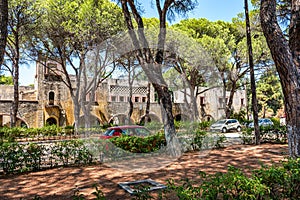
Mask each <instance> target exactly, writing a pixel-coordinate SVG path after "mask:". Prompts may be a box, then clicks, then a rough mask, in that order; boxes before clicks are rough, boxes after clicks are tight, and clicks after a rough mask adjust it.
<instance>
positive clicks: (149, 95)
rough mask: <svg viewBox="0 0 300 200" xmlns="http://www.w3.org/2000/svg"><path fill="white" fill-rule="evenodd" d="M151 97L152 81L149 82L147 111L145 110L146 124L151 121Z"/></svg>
mask: <svg viewBox="0 0 300 200" xmlns="http://www.w3.org/2000/svg"><path fill="white" fill-rule="evenodd" d="M150 97H151V83H149V82H148V85H147V102H146V112H145V121H144V125H146V124H147V123H148V122H149V120H150V119H149V113H150Z"/></svg>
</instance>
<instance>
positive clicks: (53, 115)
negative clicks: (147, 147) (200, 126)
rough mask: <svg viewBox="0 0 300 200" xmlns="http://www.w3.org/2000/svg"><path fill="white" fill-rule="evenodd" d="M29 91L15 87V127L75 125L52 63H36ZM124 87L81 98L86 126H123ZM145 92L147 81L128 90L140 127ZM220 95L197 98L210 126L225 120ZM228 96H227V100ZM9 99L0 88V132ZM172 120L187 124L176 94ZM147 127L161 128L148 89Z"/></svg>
mask: <svg viewBox="0 0 300 200" xmlns="http://www.w3.org/2000/svg"><path fill="white" fill-rule="evenodd" d="M35 74H36V75H35V82H34V86H20V88H19V93H20V105H19V112H18V121H17V125H19V126H26V127H43V126H45V125H46V124H57V125H58V126H72V125H74V121H75V118H74V106H73V101H72V98H71V95H70V90H69V88H68V87H67V86H66V84H65V83H64V82H65V78H66V77H65V76H64V75H63V73H62V68H61V66H60V65H59V64H57V62H55V61H50V60H43V59H40V61H39V62H37V63H36V72H35ZM70 78H71V82H72V89H73V90H74V91H76V90H77V88H76V84H75V83H76V81H75V77H74V76H70ZM129 89H130V87H129V85H128V81H127V80H124V79H107V80H105V81H104V82H102V83H101V84H100V86H99V87H98V88H97V90H96V92H95V96H94V99H91V97H92V95H90V94H88V95H86V101H89V102H91V103H92V104H91V105H92V106H91V107H90V113H89V116H88V120H89V121H90V122H91V125H92V126H98V125H99V124H108V123H114V124H127V123H129V119H128V117H127V113H128V110H129V104H128V98H129ZM147 92H148V82H147V81H136V82H134V83H133V86H132V94H133V95H132V101H133V114H132V116H131V119H130V122H131V123H140V122H141V121H143V120H144V119H145V110H146V101H147ZM222 95H223V92H222V89H221V88H214V89H212V90H208V91H207V92H205V93H203V94H202V95H200V96H199V97H198V99H197V103H198V110H199V113H201V118H202V120H214V119H219V118H222V117H223V116H224V109H223V108H222V106H221V103H220V102H221V100H222V97H223V96H222ZM226 95H228V94H226ZM12 99H13V86H7V85H1V86H0V126H9V123H10V108H11V102H12ZM173 99H174V104H173V114H174V116H175V119H180V120H188V119H189V111H188V110H187V109H186V106H185V105H184V101H183V96H182V94H181V93H180V92H174V93H173ZM233 106H234V110H235V111H239V110H240V109H242V108H243V107H245V106H246V93H245V91H243V90H240V91H237V93H236V94H235V98H234V104H233ZM86 117H87V116H86V115H84V114H83V112H81V113H80V125H81V126H84V118H86ZM149 118H150V120H151V121H158V122H162V117H161V110H160V105H159V104H158V103H157V99H156V95H155V92H154V89H153V88H152V87H150V114H149Z"/></svg>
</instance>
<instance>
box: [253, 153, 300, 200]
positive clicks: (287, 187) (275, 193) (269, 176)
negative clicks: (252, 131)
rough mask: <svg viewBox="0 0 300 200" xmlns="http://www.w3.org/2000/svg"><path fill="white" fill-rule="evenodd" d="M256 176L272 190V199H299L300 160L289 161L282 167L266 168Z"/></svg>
mask: <svg viewBox="0 0 300 200" xmlns="http://www.w3.org/2000/svg"><path fill="white" fill-rule="evenodd" d="M254 173H255V176H256V177H258V178H259V179H260V180H261V182H262V183H263V184H264V185H266V186H267V187H268V189H269V190H270V199H299V196H300V159H299V158H298V159H295V160H294V159H289V160H288V161H287V162H283V163H282V166H274V165H273V166H270V167H268V166H264V167H263V168H261V169H259V170H255V171H254Z"/></svg>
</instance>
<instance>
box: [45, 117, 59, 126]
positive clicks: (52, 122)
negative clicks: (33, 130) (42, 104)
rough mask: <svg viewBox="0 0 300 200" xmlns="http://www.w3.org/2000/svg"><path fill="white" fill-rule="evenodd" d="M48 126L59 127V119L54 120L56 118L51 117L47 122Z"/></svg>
mask: <svg viewBox="0 0 300 200" xmlns="http://www.w3.org/2000/svg"><path fill="white" fill-rule="evenodd" d="M46 125H49V126H51V125H57V119H56V118H54V117H49V118H48V119H47V120H46Z"/></svg>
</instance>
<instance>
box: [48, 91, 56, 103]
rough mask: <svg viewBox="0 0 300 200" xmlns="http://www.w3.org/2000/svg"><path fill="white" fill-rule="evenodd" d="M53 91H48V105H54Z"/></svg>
mask: <svg viewBox="0 0 300 200" xmlns="http://www.w3.org/2000/svg"><path fill="white" fill-rule="evenodd" d="M54 96H55V94H54V92H49V105H54Z"/></svg>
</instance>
